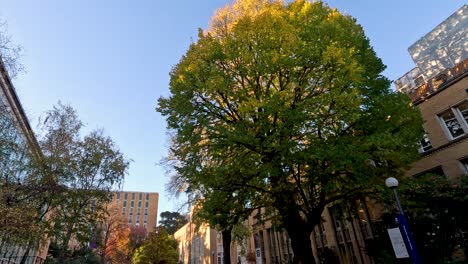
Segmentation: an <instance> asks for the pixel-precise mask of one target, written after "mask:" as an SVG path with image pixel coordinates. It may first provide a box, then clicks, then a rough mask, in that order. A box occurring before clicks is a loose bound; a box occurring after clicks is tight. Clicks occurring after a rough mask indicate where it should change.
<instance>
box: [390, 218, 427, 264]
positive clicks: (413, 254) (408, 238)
mask: <svg viewBox="0 0 468 264" xmlns="http://www.w3.org/2000/svg"><path fill="white" fill-rule="evenodd" d="M395 220H396V221H397V223H398V226H399V228H400V231H401V235H402V236H403V240H404V241H405V245H406V249H407V250H408V253H409V255H410V258H411V262H412V263H413V264H421V258H420V257H419V254H418V251H417V250H416V243H414V239H413V236H412V235H411V231H410V229H409V225H408V222H406V217H405V216H404V215H403V214H397V217H396V219H395Z"/></svg>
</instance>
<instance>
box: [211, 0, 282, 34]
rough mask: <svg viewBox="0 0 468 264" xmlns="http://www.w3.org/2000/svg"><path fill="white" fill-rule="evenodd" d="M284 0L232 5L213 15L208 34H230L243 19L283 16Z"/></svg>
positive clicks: (243, 1) (245, 1)
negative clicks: (261, 16)
mask: <svg viewBox="0 0 468 264" xmlns="http://www.w3.org/2000/svg"><path fill="white" fill-rule="evenodd" d="M283 2H284V1H282V0H237V1H235V2H234V3H233V4H232V5H226V6H224V7H222V8H220V9H218V10H217V11H216V12H215V14H214V15H213V17H212V19H211V21H210V23H209V29H208V32H209V33H211V34H212V35H213V36H217V35H227V34H229V33H230V32H231V31H232V30H233V28H234V27H235V25H236V24H237V23H238V22H239V21H240V20H241V19H255V18H256V17H258V16H260V15H262V14H264V13H267V12H268V13H270V14H272V15H275V16H280V15H281V14H282V12H281V10H282V9H283V8H284V5H283Z"/></svg>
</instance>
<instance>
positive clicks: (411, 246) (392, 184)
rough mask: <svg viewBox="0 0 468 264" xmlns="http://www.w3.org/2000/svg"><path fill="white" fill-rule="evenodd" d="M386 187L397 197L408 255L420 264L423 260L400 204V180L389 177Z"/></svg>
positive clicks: (414, 262) (399, 218) (400, 222)
mask: <svg viewBox="0 0 468 264" xmlns="http://www.w3.org/2000/svg"><path fill="white" fill-rule="evenodd" d="M385 185H386V186H387V187H388V188H390V189H392V191H393V194H394V196H395V201H396V204H397V207H398V213H399V217H397V219H398V224H399V226H400V230H401V231H402V232H403V237H404V240H405V244H406V245H407V247H408V253H409V255H410V258H411V262H413V264H420V263H421V259H420V257H419V254H418V252H417V250H416V246H415V243H414V241H413V238H412V236H411V232H410V229H409V226H408V222H407V221H406V217H405V213H404V212H403V208H402V207H401V203H400V199H399V198H398V193H397V190H396V189H397V187H398V180H397V179H395V178H393V177H389V178H387V179H386V180H385Z"/></svg>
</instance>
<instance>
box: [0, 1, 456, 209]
mask: <svg viewBox="0 0 468 264" xmlns="http://www.w3.org/2000/svg"><path fill="white" fill-rule="evenodd" d="M228 2H230V1H225V0H197V1H194V0H185V1H182V0H172V1H157V0H132V1H131V0H80V1H73V0H68V1H64V0H40V1H39V0H14V1H8V0H0V17H2V18H3V19H5V20H6V21H7V22H8V31H9V33H10V34H11V35H12V37H13V39H14V41H15V42H16V43H18V44H21V45H22V46H23V47H24V50H25V54H24V56H23V58H22V62H23V64H24V65H25V66H26V70H27V72H26V73H23V74H21V75H20V76H19V77H18V78H17V79H15V80H14V85H15V87H16V89H17V91H18V94H19V96H20V100H21V102H22V104H23V107H24V108H25V110H26V113H27V115H28V117H29V119H30V120H31V123H32V124H33V125H34V126H35V124H36V123H37V119H38V117H39V116H40V115H41V114H43V113H44V112H45V111H47V110H48V109H50V108H51V107H52V106H53V105H54V104H55V103H56V102H57V101H58V100H61V101H62V102H65V103H69V104H71V105H72V106H73V107H74V108H75V109H77V111H78V114H79V115H80V117H81V119H82V120H83V121H84V122H85V123H86V124H87V127H88V128H89V129H93V128H103V129H104V130H105V132H106V134H107V135H110V136H111V137H112V138H113V139H114V140H115V141H116V143H117V145H118V146H119V147H120V149H121V150H122V151H123V152H124V153H125V154H126V156H127V157H128V158H131V159H133V161H134V162H133V163H132V164H131V167H130V174H129V175H128V177H127V178H126V179H125V184H124V190H129V191H145V192H159V194H160V201H159V212H162V211H166V210H177V209H178V208H179V206H178V204H180V202H178V201H176V200H174V199H172V198H169V196H168V195H167V194H166V192H165V184H166V182H167V178H166V177H165V174H164V169H163V168H162V167H160V166H159V165H158V163H159V161H160V160H161V159H162V157H163V156H164V155H165V154H166V153H167V148H168V145H169V142H168V139H167V136H166V124H165V120H164V119H163V118H162V117H161V116H160V115H159V114H158V113H156V111H155V110H154V109H155V107H156V100H157V98H159V97H160V96H167V95H168V94H169V89H168V83H169V75H168V74H169V71H170V69H171V67H172V66H174V65H175V64H176V63H177V62H178V61H179V59H180V57H181V56H182V55H183V54H184V53H185V51H186V49H187V47H188V45H189V44H190V42H191V41H193V40H195V39H196V36H197V29H198V28H206V26H207V24H208V21H209V18H210V17H211V15H212V14H213V12H214V11H215V10H216V9H217V8H219V7H222V6H223V5H225V4H226V3H228ZM325 2H328V3H329V5H330V6H332V7H337V8H338V9H339V10H340V11H342V12H345V13H347V14H350V15H352V16H354V17H355V18H356V19H357V21H358V23H360V24H361V25H362V26H363V27H364V29H365V31H366V34H367V36H368V37H369V38H370V40H371V43H372V45H373V46H374V49H375V50H376V51H377V54H378V56H379V57H381V58H382V60H383V62H384V63H385V64H386V65H387V66H388V68H387V70H386V71H385V74H386V75H387V76H388V77H389V78H390V79H392V80H394V79H396V78H398V77H400V76H401V75H403V74H404V73H406V72H407V71H408V70H410V69H411V68H413V67H414V64H413V62H412V60H411V58H410V56H409V55H408V52H407V48H408V47H409V46H410V45H411V44H412V43H414V42H415V41H416V40H418V39H419V38H420V37H422V36H423V35H424V34H425V33H427V32H429V31H430V30H431V29H432V28H434V27H435V26H437V25H438V24H439V23H440V22H442V21H443V20H444V19H445V18H447V17H448V16H449V15H451V14H452V13H453V12H455V11H456V10H457V9H458V8H460V7H461V6H462V5H463V4H465V1H461V0H406V1H403V0H388V1H383V0H382V1H378V0H353V1H351V0H329V1H325Z"/></svg>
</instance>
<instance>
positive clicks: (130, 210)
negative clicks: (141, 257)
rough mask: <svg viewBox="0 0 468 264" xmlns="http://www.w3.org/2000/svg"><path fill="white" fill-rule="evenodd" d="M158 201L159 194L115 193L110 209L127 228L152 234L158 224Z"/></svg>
mask: <svg viewBox="0 0 468 264" xmlns="http://www.w3.org/2000/svg"><path fill="white" fill-rule="evenodd" d="M158 201H159V194H158V193H155V192H124V191H122V192H115V193H114V195H113V198H112V202H111V204H110V208H111V210H113V213H115V214H116V215H118V216H119V217H120V218H121V219H122V220H123V221H125V222H127V223H128V225H129V226H132V227H143V228H145V229H146V231H147V232H154V231H155V229H156V225H157V223H158V221H157V220H158Z"/></svg>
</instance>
